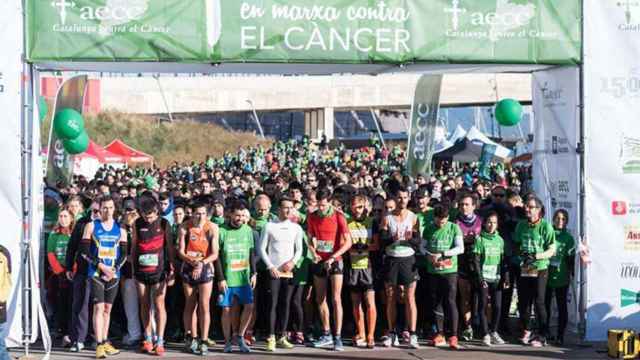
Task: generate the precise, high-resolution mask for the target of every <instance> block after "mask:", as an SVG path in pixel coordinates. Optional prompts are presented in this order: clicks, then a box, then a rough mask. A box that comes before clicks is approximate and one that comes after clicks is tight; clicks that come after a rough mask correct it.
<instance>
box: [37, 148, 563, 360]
mask: <svg viewBox="0 0 640 360" xmlns="http://www.w3.org/2000/svg"><path fill="white" fill-rule="evenodd" d="M404 156H405V154H404V152H403V151H402V150H401V149H400V148H399V147H397V146H396V147H393V148H391V149H387V148H385V147H382V146H380V144H377V143H375V144H371V146H368V147H365V148H361V149H355V150H349V149H344V148H343V147H338V148H336V149H329V148H328V147H327V146H326V145H325V144H320V145H317V144H311V143H309V142H308V141H306V140H304V141H300V142H296V141H289V142H277V143H275V144H273V145H272V146H270V147H268V148H262V147H260V146H259V147H254V148H250V149H239V151H238V152H237V153H235V154H230V153H228V154H225V156H224V157H222V158H220V159H213V158H207V159H206V160H205V161H204V162H202V163H191V164H177V163H176V164H174V165H172V166H170V167H168V168H166V169H157V168H151V169H145V168H136V169H130V168H125V169H112V168H108V167H106V168H103V169H101V170H100V171H99V172H98V173H97V174H96V176H95V178H94V179H85V178H82V177H74V179H73V181H72V182H71V184H68V185H63V184H49V187H48V188H47V190H46V192H45V211H46V214H45V229H46V235H47V236H46V251H47V266H46V269H47V270H46V284H47V286H46V290H47V292H46V293H47V296H46V299H45V300H44V301H45V303H46V309H47V314H48V315H49V321H50V328H51V329H54V330H55V331H56V334H58V336H59V337H60V339H61V340H62V342H63V345H64V346H66V347H67V348H68V349H69V351H72V352H79V351H82V350H83V349H84V347H85V346H88V347H89V346H92V345H91V344H93V346H95V352H96V357H97V358H105V357H107V356H111V355H115V354H118V353H119V350H118V349H116V347H115V346H114V343H115V344H117V345H118V346H120V345H123V346H126V347H133V346H135V347H136V348H137V349H139V350H140V351H142V352H144V353H148V354H153V355H158V356H161V355H163V354H165V352H166V351H167V350H166V343H167V341H171V342H178V341H179V342H182V343H184V351H187V352H190V353H193V354H198V355H207V354H208V353H209V351H210V350H211V348H212V347H217V345H216V342H215V340H218V339H220V338H222V339H223V341H222V344H220V348H221V349H223V351H224V352H227V353H228V352H232V351H240V352H243V353H248V352H251V351H252V348H254V345H255V344H256V338H257V339H258V340H259V341H263V340H264V341H265V343H266V351H282V350H284V349H291V348H293V347H294V346H304V345H306V346H313V347H318V348H328V349H333V350H336V351H341V350H344V349H345V345H349V346H354V347H363V348H364V347H366V348H370V349H372V348H374V347H376V346H385V347H395V346H401V344H403V345H402V346H409V347H412V348H418V347H420V346H424V345H430V346H438V347H441V346H443V347H449V348H451V349H460V346H461V343H463V342H467V341H476V342H481V343H482V344H484V345H486V346H493V345H499V344H504V343H505V340H504V339H507V340H510V341H519V342H520V343H522V344H525V345H530V346H545V345H546V344H547V342H550V341H551V340H552V339H553V341H556V342H558V343H562V342H563V341H564V333H565V330H566V327H567V313H568V311H567V302H568V300H567V295H568V289H569V284H570V278H571V276H572V272H573V268H574V266H573V258H574V255H575V242H574V240H573V237H572V235H571V234H570V231H568V230H567V229H566V225H567V222H568V214H567V212H566V211H563V210H559V211H557V212H556V213H555V214H549V215H550V216H549V217H548V218H549V221H547V220H545V209H544V207H543V205H542V202H541V201H540V199H538V198H537V197H536V195H535V194H533V193H532V192H531V191H530V189H529V184H530V176H531V174H530V168H528V167H518V168H513V167H510V166H506V167H505V166H502V165H501V164H493V165H492V166H491V170H490V171H489V172H486V171H481V170H480V169H478V166H477V164H451V163H447V162H436V164H435V166H434V170H433V174H431V175H429V176H427V174H418V176H416V177H415V178H411V177H409V176H407V175H406V173H405V167H404V164H405V158H404ZM552 299H554V302H555V304H556V306H557V309H558V310H557V313H558V320H557V327H554V329H556V331H554V332H553V333H551V331H550V326H549V324H550V322H551V321H550V320H551V319H550V317H551V314H552V313H555V312H552V311H551V306H552ZM513 301H515V303H514V307H515V306H517V312H516V314H517V318H518V320H519V321H512V319H511V316H512V315H513V314H514V313H513V312H511V311H510V310H511V309H512V302H513ZM532 319H535V321H533V320H532ZM343 330H344V331H343ZM343 334H344V335H346V336H348V337H350V341H348V342H347V344H345V343H343ZM112 340H113V342H112ZM218 341H219V340H218Z"/></svg>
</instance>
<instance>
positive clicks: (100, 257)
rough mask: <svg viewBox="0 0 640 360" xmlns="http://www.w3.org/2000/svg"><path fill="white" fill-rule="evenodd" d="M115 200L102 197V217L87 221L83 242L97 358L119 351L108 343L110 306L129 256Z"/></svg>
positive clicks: (81, 252)
mask: <svg viewBox="0 0 640 360" xmlns="http://www.w3.org/2000/svg"><path fill="white" fill-rule="evenodd" d="M115 210H116V209H115V203H114V201H113V199H112V198H111V197H110V196H105V197H103V198H101V199H100V219H97V220H94V221H93V222H90V223H88V224H87V225H85V227H84V234H83V236H82V241H81V243H80V254H81V256H82V257H84V258H85V260H86V261H87V263H88V264H89V270H88V275H89V277H90V278H91V302H92V303H93V330H94V334H95V338H96V342H97V343H98V345H97V347H96V358H98V359H103V358H106V357H107V356H108V355H116V354H118V353H119V352H120V351H118V349H116V348H115V347H113V345H111V343H109V342H107V335H108V333H109V320H110V317H111V307H112V305H113V301H114V300H115V298H116V295H117V294H118V282H119V278H120V268H121V267H122V265H123V264H124V262H125V260H126V256H127V251H126V246H127V237H126V232H124V231H121V229H120V225H118V223H117V222H116V221H115V220H114V213H115Z"/></svg>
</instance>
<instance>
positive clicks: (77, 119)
mask: <svg viewBox="0 0 640 360" xmlns="http://www.w3.org/2000/svg"><path fill="white" fill-rule="evenodd" d="M53 129H54V130H55V132H56V135H58V136H59V137H60V138H62V139H64V140H72V139H76V138H77V137H78V136H80V134H81V133H82V132H83V131H84V120H83V119H82V115H81V114H80V113H79V112H77V111H76V110H74V109H69V108H66V109H62V110H60V111H58V112H57V113H56V116H55V117H54V119H53Z"/></svg>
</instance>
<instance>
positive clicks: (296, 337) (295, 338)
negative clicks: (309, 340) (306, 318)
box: [291, 331, 304, 345]
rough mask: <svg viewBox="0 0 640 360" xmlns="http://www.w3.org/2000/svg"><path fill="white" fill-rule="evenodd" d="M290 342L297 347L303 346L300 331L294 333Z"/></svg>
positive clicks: (302, 334)
mask: <svg viewBox="0 0 640 360" xmlns="http://www.w3.org/2000/svg"><path fill="white" fill-rule="evenodd" d="M291 341H293V343H294V344H297V345H304V333H303V332H302V331H298V332H296V333H294V334H293V336H292V337H291Z"/></svg>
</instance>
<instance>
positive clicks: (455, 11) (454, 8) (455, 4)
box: [444, 0, 467, 30]
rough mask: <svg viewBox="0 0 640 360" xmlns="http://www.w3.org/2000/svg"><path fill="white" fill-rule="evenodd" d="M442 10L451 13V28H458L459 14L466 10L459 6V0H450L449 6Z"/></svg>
mask: <svg viewBox="0 0 640 360" xmlns="http://www.w3.org/2000/svg"><path fill="white" fill-rule="evenodd" d="M444 12H446V13H450V14H452V16H453V17H452V18H451V23H452V24H453V30H458V26H459V25H460V14H464V13H466V12H467V9H465V8H461V7H460V0H451V7H450V8H446V9H444Z"/></svg>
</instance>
